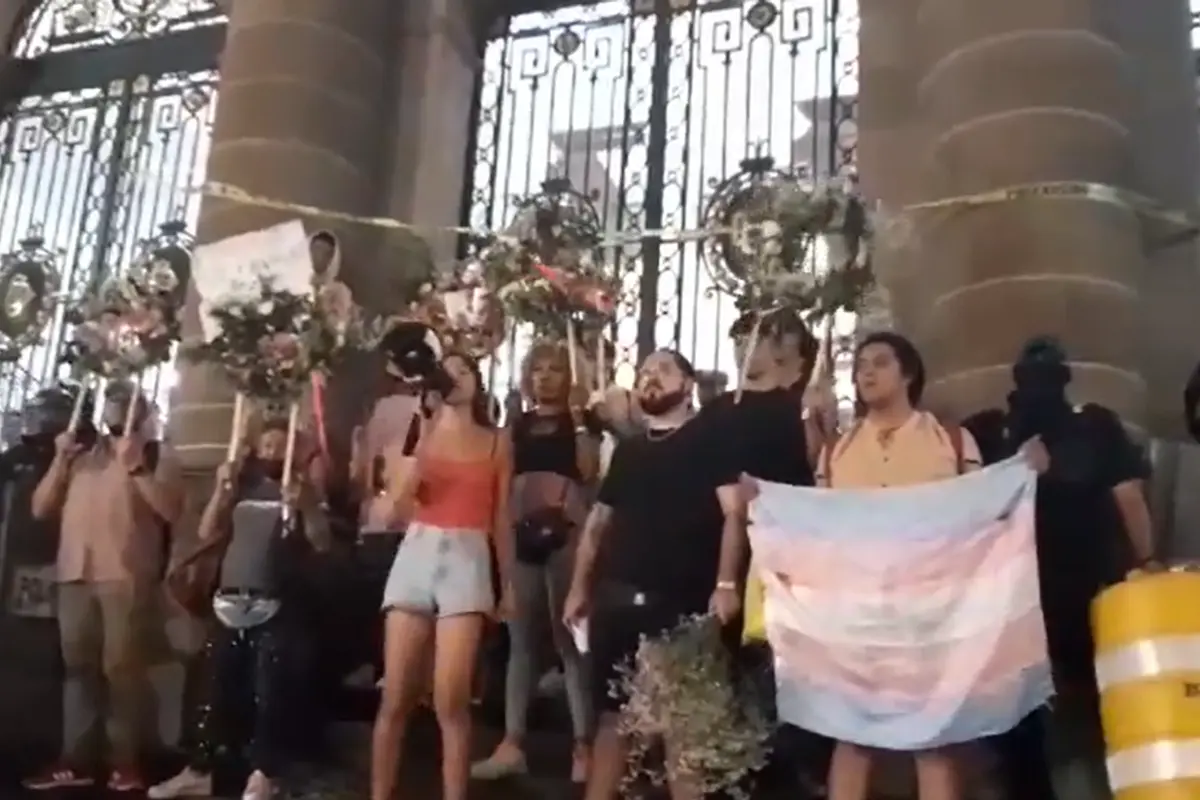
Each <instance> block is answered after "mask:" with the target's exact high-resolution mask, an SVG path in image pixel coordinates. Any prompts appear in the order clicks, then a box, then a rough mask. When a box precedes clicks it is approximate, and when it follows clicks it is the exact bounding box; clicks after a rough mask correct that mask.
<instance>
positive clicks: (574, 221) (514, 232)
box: [505, 178, 604, 269]
mask: <svg viewBox="0 0 1200 800" xmlns="http://www.w3.org/2000/svg"><path fill="white" fill-rule="evenodd" d="M594 199H595V198H594V197H589V196H588V195H585V194H584V193H582V192H580V191H579V190H577V189H575V187H574V186H572V184H571V181H570V180H568V179H567V178H550V179H548V180H546V181H545V182H543V183H542V190H541V191H540V192H538V193H537V194H534V195H531V196H530V197H527V198H524V199H520V200H517V201H516V203H517V212H516V215H515V216H514V218H513V221H512V224H511V225H510V226H509V227H508V229H507V230H506V231H505V233H507V234H508V235H509V236H513V237H516V238H517V239H519V240H520V241H521V244H522V245H523V247H524V248H526V249H528V250H529V251H530V255H533V256H536V257H537V258H538V259H539V260H540V261H541V262H542V263H543V264H547V265H553V266H557V267H562V268H565V269H580V268H583V269H587V268H589V267H591V266H592V265H594V264H598V263H599V262H600V261H601V258H602V254H601V253H600V250H599V245H600V242H601V240H602V239H603V235H604V232H603V228H602V227H601V224H600V215H599V214H598V213H597V212H596V206H595V204H594V202H593V201H594Z"/></svg>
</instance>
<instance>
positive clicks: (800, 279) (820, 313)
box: [705, 158, 874, 319]
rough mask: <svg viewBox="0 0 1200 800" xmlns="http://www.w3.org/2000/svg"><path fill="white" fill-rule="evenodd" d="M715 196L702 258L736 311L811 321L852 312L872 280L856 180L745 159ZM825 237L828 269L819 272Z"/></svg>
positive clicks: (867, 227) (868, 230)
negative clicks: (781, 313)
mask: <svg viewBox="0 0 1200 800" xmlns="http://www.w3.org/2000/svg"><path fill="white" fill-rule="evenodd" d="M742 167H743V171H742V172H741V173H739V175H737V176H735V177H734V178H733V179H731V180H730V181H728V182H726V183H725V184H724V185H723V186H722V187H721V188H720V189H719V190H718V191H717V193H716V194H715V195H714V197H713V199H712V201H711V202H710V204H709V208H708V210H707V212H706V215H705V217H706V222H707V225H708V226H709V228H710V229H711V230H712V231H713V235H712V236H710V237H709V239H708V241H707V244H706V247H705V261H706V263H707V264H708V266H709V270H710V273H711V274H712V277H713V281H714V283H715V284H716V287H717V289H718V290H720V291H723V292H726V293H728V294H730V295H733V296H734V297H735V298H736V304H737V307H738V310H739V311H741V312H743V313H745V312H758V313H765V312H769V311H772V310H777V309H791V310H794V311H797V312H801V313H803V314H804V316H806V317H808V318H810V319H814V318H822V317H828V316H830V315H832V314H834V313H835V312H837V311H855V310H857V309H858V308H859V307H860V306H861V305H862V303H863V300H864V298H865V296H866V294H867V292H868V291H870V289H871V287H872V286H873V285H874V274H873V272H872V270H871V240H872V225H871V220H870V215H869V213H868V211H867V207H866V204H865V203H864V201H863V199H862V198H861V196H859V194H858V192H857V185H856V183H855V181H854V180H853V179H846V180H830V181H813V180H810V179H808V178H806V177H804V176H803V175H799V174H796V173H792V172H783V171H780V170H776V169H774V167H773V162H772V161H771V159H769V158H756V159H749V160H747V161H746V162H743V164H742ZM818 242H824V244H825V254H824V255H825V259H826V261H827V269H825V270H823V271H818V270H817V269H816V267H817V266H818V265H817V264H815V263H814V262H815V260H816V258H817V256H818V253H817V249H818V248H817V244H818Z"/></svg>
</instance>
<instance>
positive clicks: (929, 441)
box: [817, 333, 980, 800]
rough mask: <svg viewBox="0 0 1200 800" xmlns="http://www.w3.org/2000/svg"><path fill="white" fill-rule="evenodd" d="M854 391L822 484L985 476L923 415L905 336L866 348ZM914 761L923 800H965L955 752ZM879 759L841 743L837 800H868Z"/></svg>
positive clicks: (921, 376) (972, 447) (969, 454)
mask: <svg viewBox="0 0 1200 800" xmlns="http://www.w3.org/2000/svg"><path fill="white" fill-rule="evenodd" d="M854 386H855V389H856V390H857V394H858V407H859V410H860V412H861V416H860V417H859V418H858V419H857V420H856V421H855V422H854V423H853V424H852V425H851V426H850V428H849V429H848V430H847V431H846V432H845V433H844V434H843V435H842V436H840V437H838V438H836V439H834V440H833V441H831V442H829V443H828V444H827V445H826V446H825V448H824V449H823V451H822V453H821V455H820V458H819V460H818V467H817V484H818V485H820V486H828V487H831V488H835V489H867V488H878V487H886V486H912V485H914V484H919V483H929V482H932V481H939V480H946V479H949V478H953V477H955V476H957V475H959V474H961V473H962V472H965V471H970V470H977V469H979V466H980V457H979V448H978V447H977V446H976V444H975V440H974V439H973V438H971V435H970V434H969V433H967V432H966V431H965V430H963V429H961V428H958V427H957V426H950V425H945V424H943V423H942V422H941V421H939V420H938V419H937V418H936V417H935V416H934V415H933V414H930V413H929V412H927V411H922V410H921V409H920V408H919V405H920V402H921V394H922V391H923V389H924V387H925V367H924V364H923V363H922V361H921V356H920V354H919V353H918V352H917V349H916V347H914V346H913V344H912V343H911V342H910V341H908V340H907V339H905V338H904V337H903V336H900V335H898V334H895V333H876V334H872V335H871V336H868V337H867V338H866V339H864V340H863V341H862V343H861V344H859V346H858V349H857V351H856V352H855V356H854ZM913 756H914V758H915V759H916V767H917V782H918V786H919V789H920V798H921V800H960V798H961V797H962V793H961V789H960V786H959V779H958V774H957V772H958V771H957V769H956V765H955V762H954V760H953V759H952V757H951V756H950V755H949V754H948V753H947V752H944V751H941V750H934V751H927V752H920V753H914V754H913ZM871 760H872V753H871V751H870V750H869V749H867V748H865V747H860V746H858V745H856V744H854V743H852V742H838V744H837V746H836V748H835V750H834V755H833V762H832V764H831V765H830V770H829V795H828V796H829V800H866V797H867V793H868V789H869V786H870V771H871Z"/></svg>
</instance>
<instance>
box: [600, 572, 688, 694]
mask: <svg viewBox="0 0 1200 800" xmlns="http://www.w3.org/2000/svg"><path fill="white" fill-rule="evenodd" d="M639 600H640V601H641V602H640V603H639V602H638V601H639ZM707 610H708V599H707V598H704V599H703V600H692V601H688V600H682V599H677V598H665V597H651V596H646V597H639V596H638V593H637V592H636V591H635V590H631V589H626V588H625V587H620V588H617V587H612V586H609V587H600V589H599V590H598V591H597V593H596V604H595V608H594V609H593V611H592V615H591V618H590V619H589V620H588V648H589V650H590V651H591V659H592V670H591V681H592V703H593V707H594V709H595V711H596V713H597V714H603V713H613V712H617V711H620V710H621V708H622V707H623V706H624V705H625V703H626V702H627V701H628V700H629V698H628V697H627V696H626V695H625V693H624V691H623V690H622V689H621V667H622V666H630V667H631V666H632V665H633V659H634V656H635V655H636V654H637V649H638V645H639V644H641V640H642V637H643V636H650V637H653V636H656V635H657V634H660V633H663V632H665V631H668V630H670V629H672V628H674V627H675V626H676V625H678V624H679V622H680V620H681V619H682V618H684V617H688V616H691V615H694V614H702V613H704V612H705V611H707Z"/></svg>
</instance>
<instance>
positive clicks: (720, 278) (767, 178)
mask: <svg viewBox="0 0 1200 800" xmlns="http://www.w3.org/2000/svg"><path fill="white" fill-rule="evenodd" d="M810 192H811V183H810V182H809V181H807V180H806V179H805V178H804V177H802V176H801V175H798V174H796V173H794V172H787V171H784V170H780V169H777V168H776V167H775V161H774V159H772V158H771V157H769V156H759V157H755V158H748V159H746V160H745V161H743V162H742V163H741V171H740V172H738V173H736V174H735V175H733V176H732V177H730V178H728V179H727V180H725V181H724V182H723V183H721V184H720V185H718V186H717V187H716V191H715V192H714V193H713V196H712V198H711V199H710V200H709V202H708V206H707V207H706V208H705V211H704V225H705V228H706V229H707V230H710V231H712V232H713V235H712V236H710V237H709V238H708V239H707V240H706V242H705V247H704V261H705V264H706V265H707V266H708V270H709V274H710V276H711V277H712V280H713V283H714V284H715V285H716V287H717V288H718V290H720V291H723V292H727V293H729V294H733V295H741V294H743V293H745V292H746V290H747V289H748V288H749V285H750V284H755V283H761V282H762V281H763V280H764V279H767V278H769V277H770V276H780V277H782V276H784V275H786V274H788V273H799V272H803V271H804V270H805V268H806V267H807V266H808V264H809V256H810V253H811V252H812V245H813V242H814V240H815V235H812V234H809V235H796V232H795V231H791V230H787V229H785V227H784V226H783V225H781V223H780V219H779V217H780V209H781V208H783V207H785V206H786V205H787V204H788V203H789V202H791V200H792V199H793V198H794V197H797V196H804V195H807V194H808V193H810Z"/></svg>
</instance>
